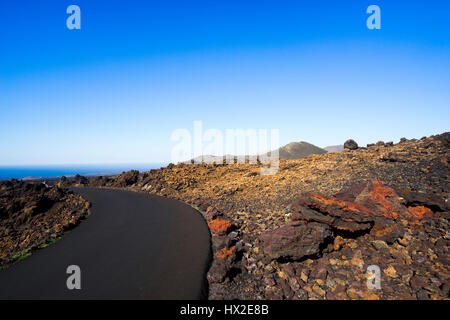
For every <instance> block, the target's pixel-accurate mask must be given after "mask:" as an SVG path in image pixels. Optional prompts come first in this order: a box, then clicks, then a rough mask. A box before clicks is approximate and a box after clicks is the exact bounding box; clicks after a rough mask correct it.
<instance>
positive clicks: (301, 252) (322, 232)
mask: <svg viewBox="0 0 450 320" xmlns="http://www.w3.org/2000/svg"><path fill="white" fill-rule="evenodd" d="M330 236H331V231H330V228H329V227H328V226H327V225H324V224H320V223H315V222H311V223H307V224H299V225H285V226H282V227H279V228H276V229H275V230H271V231H267V232H265V233H264V234H262V235H261V237H260V238H261V240H262V241H264V252H265V253H266V254H267V255H268V256H269V257H270V258H272V259H280V258H281V259H286V260H300V259H302V258H304V257H308V256H312V255H316V254H318V253H319V252H320V249H321V246H322V245H323V244H324V243H325V242H326V240H327V239H328V238H329V237H330Z"/></svg>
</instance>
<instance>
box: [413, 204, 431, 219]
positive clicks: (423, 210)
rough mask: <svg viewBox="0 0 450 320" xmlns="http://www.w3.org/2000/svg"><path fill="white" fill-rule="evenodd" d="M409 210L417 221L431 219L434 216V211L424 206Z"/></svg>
mask: <svg viewBox="0 0 450 320" xmlns="http://www.w3.org/2000/svg"><path fill="white" fill-rule="evenodd" d="M408 210H409V212H411V214H412V215H413V216H414V218H416V219H422V218H424V217H427V218H430V217H432V216H433V211H431V209H429V208H427V207H424V206H416V207H408Z"/></svg>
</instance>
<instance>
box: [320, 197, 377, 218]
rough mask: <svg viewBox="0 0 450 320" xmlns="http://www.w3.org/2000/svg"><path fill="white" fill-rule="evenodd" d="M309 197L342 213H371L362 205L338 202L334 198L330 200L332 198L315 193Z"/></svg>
mask: <svg viewBox="0 0 450 320" xmlns="http://www.w3.org/2000/svg"><path fill="white" fill-rule="evenodd" d="M311 197H312V198H313V199H315V200H317V201H318V202H320V203H322V204H324V205H326V206H333V207H337V208H339V209H342V210H344V211H357V212H364V213H368V214H370V213H371V211H370V210H369V209H367V208H366V207H365V206H363V205H362V204H359V203H355V202H351V201H345V200H340V199H336V198H332V197H325V196H323V195H320V194H317V193H312V194H311Z"/></svg>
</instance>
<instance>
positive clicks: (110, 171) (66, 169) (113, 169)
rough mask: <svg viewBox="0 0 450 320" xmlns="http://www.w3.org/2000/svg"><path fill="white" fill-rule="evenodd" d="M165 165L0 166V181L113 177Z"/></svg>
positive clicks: (164, 164)
mask: <svg viewBox="0 0 450 320" xmlns="http://www.w3.org/2000/svg"><path fill="white" fill-rule="evenodd" d="M166 165H167V163H149V164H117V165H113V164H105V165H47V166H44V165H42V166H0V180H8V179H12V178H16V179H23V178H30V177H33V178H57V177H61V176H66V177H71V176H74V175H76V174H79V175H85V176H100V175H115V174H119V173H122V172H123V171H128V170H139V171H141V172H143V171H148V170H150V169H158V168H161V167H164V166H166Z"/></svg>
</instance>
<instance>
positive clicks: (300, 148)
mask: <svg viewBox="0 0 450 320" xmlns="http://www.w3.org/2000/svg"><path fill="white" fill-rule="evenodd" d="M278 153H279V155H280V159H300V158H304V157H307V156H309V155H312V154H324V153H327V151H326V150H324V149H322V148H319V147H316V146H315V145H313V144H311V143H308V142H305V141H300V142H291V143H288V144H287V145H285V146H284V147H281V148H279V149H278Z"/></svg>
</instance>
